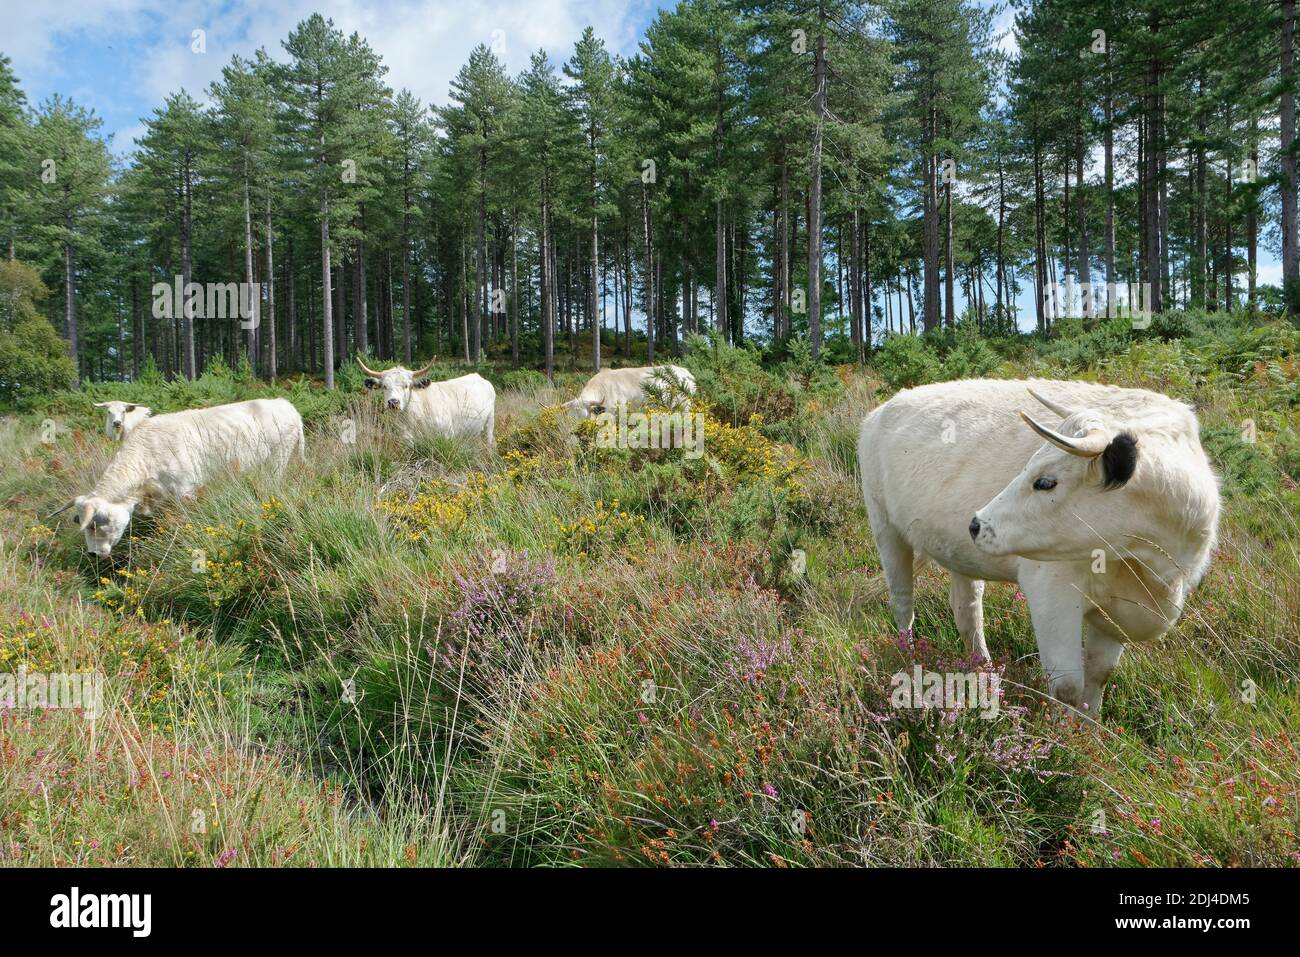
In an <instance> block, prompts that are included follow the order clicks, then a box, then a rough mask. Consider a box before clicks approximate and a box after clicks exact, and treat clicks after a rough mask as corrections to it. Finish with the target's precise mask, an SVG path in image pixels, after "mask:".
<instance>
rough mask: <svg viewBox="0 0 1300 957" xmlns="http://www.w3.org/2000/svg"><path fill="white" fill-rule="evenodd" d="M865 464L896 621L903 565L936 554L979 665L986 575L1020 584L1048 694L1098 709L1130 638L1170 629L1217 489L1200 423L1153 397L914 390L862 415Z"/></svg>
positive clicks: (1054, 388) (983, 650)
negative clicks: (1049, 418)
mask: <svg viewBox="0 0 1300 957" xmlns="http://www.w3.org/2000/svg"><path fill="white" fill-rule="evenodd" d="M1035 405H1041V406H1042V407H1044V408H1046V409H1047V410H1048V412H1050V413H1052V415H1053V416H1054V417H1055V418H1057V419H1059V420H1060V421H1059V422H1056V423H1054V424H1050V425H1049V424H1044V423H1043V422H1040V421H1039V419H1038V418H1036V417H1035V415H1041V413H1035V415H1030V414H1029V413H1028V412H1027V411H1026V408H1027V407H1032V406H1035ZM858 459H859V465H860V467H861V471H862V487H863V496H864V498H865V500H866V505H867V512H868V516H869V518H870V520H871V529H872V534H873V535H874V537H875V539H876V544H877V547H878V549H879V552H880V557H881V563H882V565H883V566H884V571H885V577H886V580H887V582H888V584H889V592H890V602H891V604H892V606H893V611H894V618H895V621H896V623H897V625H898V627H899V629H900V630H903V631H910V629H911V627H912V620H913V600H912V578H913V569H914V567H915V565H916V564H918V563H919V561H920V560H923V559H924V558H925V557H929V558H932V559H934V560H935V561H936V562H937V563H938V564H940V565H942V566H944V567H945V568H947V569H948V570H949V571H950V572H951V573H952V584H951V589H950V594H949V597H950V600H951V604H952V609H953V613H954V615H955V617H956V620H957V628H958V631H959V632H960V633H961V635H962V637H963V638H964V639H965V640H966V643H967V648H968V650H969V651H970V652H971V653H972V654H973V655H979V656H981V657H983V658H985V659H987V658H988V656H989V654H988V647H987V645H986V644H985V641H984V625H983V591H984V582H985V581H986V580H993V581H1014V582H1018V583H1019V585H1020V589H1021V591H1023V592H1024V594H1025V597H1026V599H1027V600H1028V603H1029V612H1030V617H1031V619H1032V621H1033V625H1034V634H1035V637H1036V639H1037V642H1038V650H1039V657H1040V659H1041V661H1042V666H1043V670H1044V672H1045V673H1046V675H1047V680H1048V691H1049V692H1050V694H1051V695H1052V696H1053V697H1055V698H1056V699H1058V700H1060V701H1062V702H1064V703H1066V704H1068V705H1070V706H1072V707H1074V708H1077V709H1080V710H1082V711H1084V712H1086V713H1088V714H1091V715H1094V716H1095V715H1097V714H1098V713H1099V712H1100V708H1101V702H1102V695H1103V692H1104V690H1105V687H1106V682H1107V680H1108V679H1109V677H1110V675H1111V673H1112V672H1113V671H1114V669H1115V666H1116V665H1117V663H1118V661H1119V658H1120V655H1121V653H1122V652H1123V649H1124V646H1125V645H1126V644H1127V643H1128V642H1132V641H1137V642H1141V641H1149V640H1151V639H1153V638H1155V637H1158V636H1159V635H1161V634H1163V633H1164V632H1166V631H1168V630H1169V629H1170V628H1171V627H1173V625H1174V624H1175V623H1176V622H1177V621H1178V618H1179V616H1180V615H1181V614H1182V610H1183V604H1184V602H1185V600H1186V598H1187V595H1188V593H1189V592H1190V591H1191V589H1192V588H1193V587H1195V585H1196V583H1197V582H1198V581H1199V580H1200V578H1201V576H1202V575H1203V574H1204V573H1205V570H1206V568H1207V567H1208V565H1209V562H1210V557H1211V555H1212V553H1213V551H1214V545H1215V541H1216V535H1217V528H1218V518H1219V489H1218V481H1217V479H1216V477H1215V475H1214V472H1213V470H1212V469H1211V467H1210V463H1209V460H1208V459H1207V457H1206V455H1205V452H1204V450H1203V449H1202V448H1201V443H1200V431H1199V426H1198V424H1197V421H1196V416H1195V415H1194V414H1193V412H1192V410H1191V409H1190V408H1189V407H1188V406H1187V405H1185V404H1183V403H1181V402H1177V401H1175V400H1173V399H1170V398H1168V397H1167V396H1163V395H1160V394H1159V393H1156V392H1149V391H1147V390H1144V389H1121V388H1117V387H1115V386H1104V385H1097V384H1094V383H1087V382H1055V381H1046V380H1032V381H1001V380H986V379H973V380H965V381H961V382H948V383H939V384H935V385H929V386H922V387H920V388H917V389H909V390H907V391H904V392H900V393H899V394H898V395H896V396H894V398H892V399H890V400H889V401H888V402H886V403H885V404H884V405H882V406H880V407H879V408H877V409H875V410H874V411H873V412H872V413H871V414H870V415H868V416H867V417H866V420H865V421H864V422H863V425H862V434H861V438H860V440H859V444H858Z"/></svg>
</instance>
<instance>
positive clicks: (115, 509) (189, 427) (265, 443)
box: [72, 399, 304, 558]
mask: <svg viewBox="0 0 1300 957" xmlns="http://www.w3.org/2000/svg"><path fill="white" fill-rule="evenodd" d="M295 450H297V452H298V454H299V456H301V455H302V454H303V450H304V440H303V430H302V416H300V415H299V414H298V410H297V409H295V408H294V407H293V403H291V402H290V401H289V400H288V399H253V400H251V401H248V402H232V403H230V404H229V405H218V406H214V407H213V408H210V409H190V410H188V411H186V412H173V413H170V414H168V415H158V416H154V417H153V418H151V419H148V420H147V421H145V422H144V423H143V424H141V425H140V426H139V427H138V428H136V429H135V430H134V431H133V432H132V433H131V435H130V437H129V438H127V439H126V440H125V441H124V442H123V443H122V448H121V449H120V450H119V451H118V453H117V455H115V456H113V460H112V461H111V462H109V463H108V467H107V468H106V469H104V474H103V475H101V476H100V477H99V481H98V482H96V483H95V487H94V488H92V489H91V490H90V491H89V492H88V493H87V494H85V495H78V496H77V497H76V499H74V500H73V502H72V507H73V508H75V509H76V519H77V522H78V524H80V526H81V528H82V531H83V532H85V535H86V548H87V549H88V550H89V551H90V553H91V554H92V555H98V556H100V557H101V558H103V557H106V556H107V555H108V554H109V553H110V552H111V551H112V550H113V546H114V545H116V544H117V542H118V541H119V540H120V539H121V537H122V533H123V532H125V531H126V526H127V524H128V523H129V522H130V521H131V516H132V515H133V514H134V512H135V510H136V508H137V507H139V508H140V511H141V512H142V513H143V514H146V515H147V514H148V513H149V510H150V508H151V505H152V503H153V502H154V501H156V500H158V499H161V498H188V497H190V496H192V495H193V494H194V493H195V491H197V490H198V489H199V487H201V486H202V485H204V484H205V483H207V482H208V481H209V480H210V479H212V478H214V477H216V476H218V475H220V474H222V473H223V472H229V471H231V470H232V469H248V468H254V467H256V466H258V465H261V464H263V463H271V464H273V465H274V466H275V467H276V468H277V469H280V470H283V469H284V467H285V465H287V464H288V462H289V459H290V457H291V456H292V455H293V453H294V451H295Z"/></svg>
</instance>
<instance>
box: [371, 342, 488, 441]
mask: <svg viewBox="0 0 1300 957" xmlns="http://www.w3.org/2000/svg"><path fill="white" fill-rule="evenodd" d="M437 361H438V357H437V356H434V357H433V358H432V359H430V360H429V364H428V365H426V366H424V367H423V368H421V369H416V370H415V371H414V372H412V371H411V370H410V369H404V368H403V367H402V366H393V368H391V369H387V370H385V371H383V372H376V371H375V370H374V369H371V368H370V367H369V366H367V365H366V364H365V363H364V362H362V361H361V360H360V359H358V360H357V365H359V366H361V371H362V372H364V373H365V374H366V375H368V376H369V377H370V378H368V379H366V388H367V389H383V390H384V405H385V407H386V408H388V409H391V410H392V411H394V412H397V413H399V414H400V415H401V419H400V421H401V426H402V432H403V434H404V435H405V436H406V437H407V438H408V439H410V438H413V437H414V436H415V434H416V433H419V432H432V433H434V434H436V435H445V436H447V437H449V438H453V439H458V438H470V437H473V436H478V435H481V436H483V437H484V438H485V439H487V441H488V444H489V445H491V444H492V441H493V437H494V436H495V435H496V411H497V390H496V389H494V388H493V387H492V383H491V382H489V381H488V380H487V379H485V378H483V377H482V376H481V375H479V374H478V373H477V372H471V373H470V374H469V375H463V376H461V377H460V378H457V379H447V380H445V381H443V382H434V381H433V380H432V379H426V378H425V377H424V374H425V373H426V372H428V371H429V370H430V369H431V368H433V364H434V363H435V362H437Z"/></svg>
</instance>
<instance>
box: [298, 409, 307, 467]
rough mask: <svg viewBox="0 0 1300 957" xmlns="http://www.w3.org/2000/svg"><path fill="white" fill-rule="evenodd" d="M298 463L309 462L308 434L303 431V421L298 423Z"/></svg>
mask: <svg viewBox="0 0 1300 957" xmlns="http://www.w3.org/2000/svg"><path fill="white" fill-rule="evenodd" d="M298 461H299V462H306V461H307V433H306V432H305V431H304V430H303V427H302V420H301V419H300V420H299V421H298Z"/></svg>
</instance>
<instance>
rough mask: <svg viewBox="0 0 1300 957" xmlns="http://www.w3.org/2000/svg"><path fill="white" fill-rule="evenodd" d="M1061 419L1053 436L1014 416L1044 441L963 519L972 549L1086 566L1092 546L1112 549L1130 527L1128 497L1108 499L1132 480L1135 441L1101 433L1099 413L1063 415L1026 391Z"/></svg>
mask: <svg viewBox="0 0 1300 957" xmlns="http://www.w3.org/2000/svg"><path fill="white" fill-rule="evenodd" d="M1030 394H1031V395H1033V397H1034V398H1035V399H1037V400H1038V401H1039V402H1041V403H1043V405H1045V406H1047V407H1048V408H1049V409H1051V410H1052V411H1053V412H1055V413H1057V414H1058V415H1060V416H1062V417H1063V418H1064V419H1065V421H1064V422H1062V423H1061V425H1060V429H1059V431H1057V430H1053V429H1049V428H1047V427H1046V426H1045V425H1041V424H1039V423H1038V422H1035V421H1034V420H1033V419H1032V418H1030V416H1028V415H1026V414H1025V413H1024V412H1021V413H1020V417H1021V418H1022V419H1024V420H1025V424H1026V425H1028V426H1029V428H1031V429H1033V430H1034V431H1035V432H1037V433H1038V434H1039V435H1041V436H1042V437H1043V438H1044V439H1046V440H1047V441H1046V443H1045V444H1044V445H1043V446H1042V448H1040V449H1038V450H1037V451H1036V452H1035V453H1034V454H1033V455H1032V456H1030V458H1029V463H1028V464H1027V465H1026V466H1025V468H1024V470H1023V471H1022V472H1021V473H1020V474H1019V475H1017V476H1016V477H1015V478H1014V479H1012V480H1011V483H1010V484H1009V485H1007V487H1006V488H1004V489H1003V490H1002V491H1001V492H999V493H998V494H997V495H996V496H995V497H994V498H993V500H992V501H991V502H989V503H988V504H987V505H985V506H984V507H983V508H981V509H980V510H979V511H977V512H976V513H975V517H974V518H973V519H971V523H970V529H969V531H970V535H971V539H972V540H973V541H974V542H975V546H976V547H977V548H979V549H980V551H982V552H986V553H987V554H990V555H1020V556H1023V557H1025V558H1028V559H1032V560H1036V561H1082V560H1087V559H1088V558H1090V557H1091V556H1092V554H1093V551H1094V550H1095V549H1097V548H1105V549H1106V550H1107V551H1113V550H1118V549H1120V548H1122V547H1123V545H1124V544H1127V539H1128V537H1129V535H1130V534H1131V532H1132V531H1133V528H1134V527H1135V513H1134V510H1135V509H1141V508H1142V506H1141V505H1140V504H1139V503H1137V502H1135V501H1133V500H1132V498H1133V496H1132V495H1131V494H1121V495H1115V494H1113V493H1115V492H1116V491H1117V490H1120V489H1123V488H1124V487H1125V486H1126V485H1127V484H1128V482H1129V480H1130V479H1131V478H1132V477H1133V473H1134V471H1135V470H1136V469H1137V465H1138V442H1137V438H1136V437H1135V436H1134V435H1133V433H1132V432H1128V431H1124V430H1122V429H1115V428H1112V427H1108V426H1107V425H1106V424H1105V423H1104V421H1103V420H1102V416H1101V414H1100V413H1099V412H1096V411H1093V410H1091V409H1082V410H1079V411H1071V410H1069V409H1066V408H1064V407H1062V406H1059V405H1056V404H1055V403H1053V402H1050V401H1048V400H1047V399H1045V398H1043V397H1042V396H1040V395H1038V394H1037V393H1035V392H1033V391H1032V390H1030Z"/></svg>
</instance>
